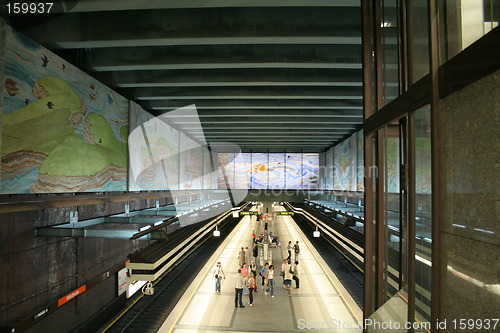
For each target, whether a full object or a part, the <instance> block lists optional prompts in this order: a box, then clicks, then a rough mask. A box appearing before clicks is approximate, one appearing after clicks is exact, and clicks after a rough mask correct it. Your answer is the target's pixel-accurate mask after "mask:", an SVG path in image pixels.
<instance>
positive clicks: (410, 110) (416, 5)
mask: <svg viewBox="0 0 500 333" xmlns="http://www.w3.org/2000/svg"><path fill="white" fill-rule="evenodd" d="M368 7H369V12H370V13H371V15H372V16H371V17H370V21H368V20H366V19H365V24H370V25H372V26H375V27H376V28H377V29H374V32H372V35H371V38H372V39H371V40H370V43H366V44H365V47H367V46H368V47H370V48H371V50H370V52H371V54H372V57H371V58H370V59H366V62H365V65H366V66H369V68H370V69H372V68H374V70H372V71H370V72H371V73H372V76H373V77H372V78H371V81H369V82H365V84H369V85H370V87H371V91H372V95H371V96H365V98H369V99H370V101H371V102H370V104H368V105H365V106H367V107H369V108H370V109H375V110H376V111H377V112H375V114H373V115H371V114H370V113H369V112H367V115H368V116H367V118H370V117H371V118H372V119H373V118H377V117H378V118H383V119H384V120H385V121H386V124H383V126H380V127H378V129H377V130H376V131H372V132H370V131H367V132H366V134H365V135H366V140H367V141H366V142H371V143H372V145H371V149H369V153H370V156H369V159H370V161H371V163H373V164H374V165H373V169H374V170H377V173H376V176H374V175H373V176H372V177H370V180H371V191H369V192H367V193H366V195H367V200H372V202H373V206H372V207H371V216H372V218H373V224H372V225H371V229H372V230H371V234H367V235H366V237H367V238H368V237H369V239H370V242H369V243H370V248H369V249H368V248H367V250H366V251H367V255H369V256H370V260H369V261H367V262H369V264H370V265H371V270H370V276H371V277H372V278H370V279H367V280H365V282H366V285H365V288H370V291H369V292H368V293H367V295H370V294H371V299H368V300H367V301H366V303H365V308H368V309H370V310H369V312H367V311H365V319H368V320H369V321H368V322H372V323H389V322H392V323H394V325H396V326H393V327H399V328H404V327H405V325H407V324H411V327H410V328H409V329H401V330H400V331H401V332H407V331H408V332H429V331H430V322H431V303H430V302H431V287H432V275H431V262H432V258H431V255H432V250H431V246H432V233H431V226H432V218H431V216H432V215H431V213H432V207H431V195H432V193H431V190H430V184H431V180H430V175H431V174H430V171H431V151H430V149H431V145H430V142H431V131H430V115H431V111H430V107H429V106H426V107H421V106H412V105H411V104H403V105H402V106H403V107H406V109H405V110H394V109H393V108H391V107H390V106H391V104H393V103H392V102H393V101H394V100H395V99H398V98H399V97H400V96H401V95H402V94H403V93H405V92H406V91H407V90H408V89H410V88H411V87H412V85H413V84H414V83H416V82H418V81H419V80H421V79H422V78H423V77H424V76H426V75H429V72H430V71H429V66H430V60H429V15H428V13H429V8H428V1H427V0H414V1H406V2H401V1H391V0H386V1H384V0H373V1H370V2H369V4H368ZM371 22H375V23H374V25H373V23H371ZM377 48H378V49H377ZM373 64H379V65H378V66H376V65H375V66H373ZM373 96H375V97H373ZM396 105H399V104H396ZM400 106H401V105H400ZM384 112H390V113H394V114H396V113H399V114H400V115H402V116H399V117H395V119H394V118H393V119H391V118H390V117H391V116H390V115H383V116H382V115H381V114H382V113H384ZM365 157H366V158H368V155H367V156H365ZM366 167H367V168H368V170H369V167H370V166H368V165H367V166H366ZM367 243H368V242H367ZM365 260H366V259H365ZM367 269H368V267H367ZM370 320H371V321H370ZM365 329H366V330H365V331H366V332H387V331H388V330H387V327H385V328H384V327H377V326H376V325H373V326H366V327H365Z"/></svg>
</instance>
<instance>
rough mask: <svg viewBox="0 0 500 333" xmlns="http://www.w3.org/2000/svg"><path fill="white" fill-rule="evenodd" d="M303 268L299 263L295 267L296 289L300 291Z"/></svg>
mask: <svg viewBox="0 0 500 333" xmlns="http://www.w3.org/2000/svg"><path fill="white" fill-rule="evenodd" d="M301 270H302V267H300V266H299V262H298V261H296V262H295V266H293V279H294V280H295V289H299V287H300V271H301Z"/></svg>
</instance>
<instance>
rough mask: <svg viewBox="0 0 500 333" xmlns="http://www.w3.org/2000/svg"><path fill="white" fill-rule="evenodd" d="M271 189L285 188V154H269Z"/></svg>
mask: <svg viewBox="0 0 500 333" xmlns="http://www.w3.org/2000/svg"><path fill="white" fill-rule="evenodd" d="M269 188H270V189H274V188H276V189H279V188H285V154H284V153H276V154H269Z"/></svg>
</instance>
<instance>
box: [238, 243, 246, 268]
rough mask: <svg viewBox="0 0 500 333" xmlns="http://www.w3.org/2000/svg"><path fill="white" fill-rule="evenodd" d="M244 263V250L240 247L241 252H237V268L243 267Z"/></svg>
mask: <svg viewBox="0 0 500 333" xmlns="http://www.w3.org/2000/svg"><path fill="white" fill-rule="evenodd" d="M244 262H245V249H244V248H243V247H241V250H239V251H238V263H239V265H238V266H240V267H241V266H243V263H244Z"/></svg>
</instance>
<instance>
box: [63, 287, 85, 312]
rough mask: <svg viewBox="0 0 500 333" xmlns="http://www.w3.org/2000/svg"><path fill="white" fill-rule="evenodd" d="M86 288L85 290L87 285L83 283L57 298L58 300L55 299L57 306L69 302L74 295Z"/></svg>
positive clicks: (78, 294)
mask: <svg viewBox="0 0 500 333" xmlns="http://www.w3.org/2000/svg"><path fill="white" fill-rule="evenodd" d="M86 290H87V285H83V286H81V287H80V288H78V289H76V290H73V291H72V292H70V293H69V294H67V295H66V296H64V297H61V298H59V300H58V301H57V306H58V307H59V306H61V305H64V304H66V303H67V302H69V301H71V300H72V299H73V298H75V297H76V296H80V295H81V294H83V293H84V292H85V291H86Z"/></svg>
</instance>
